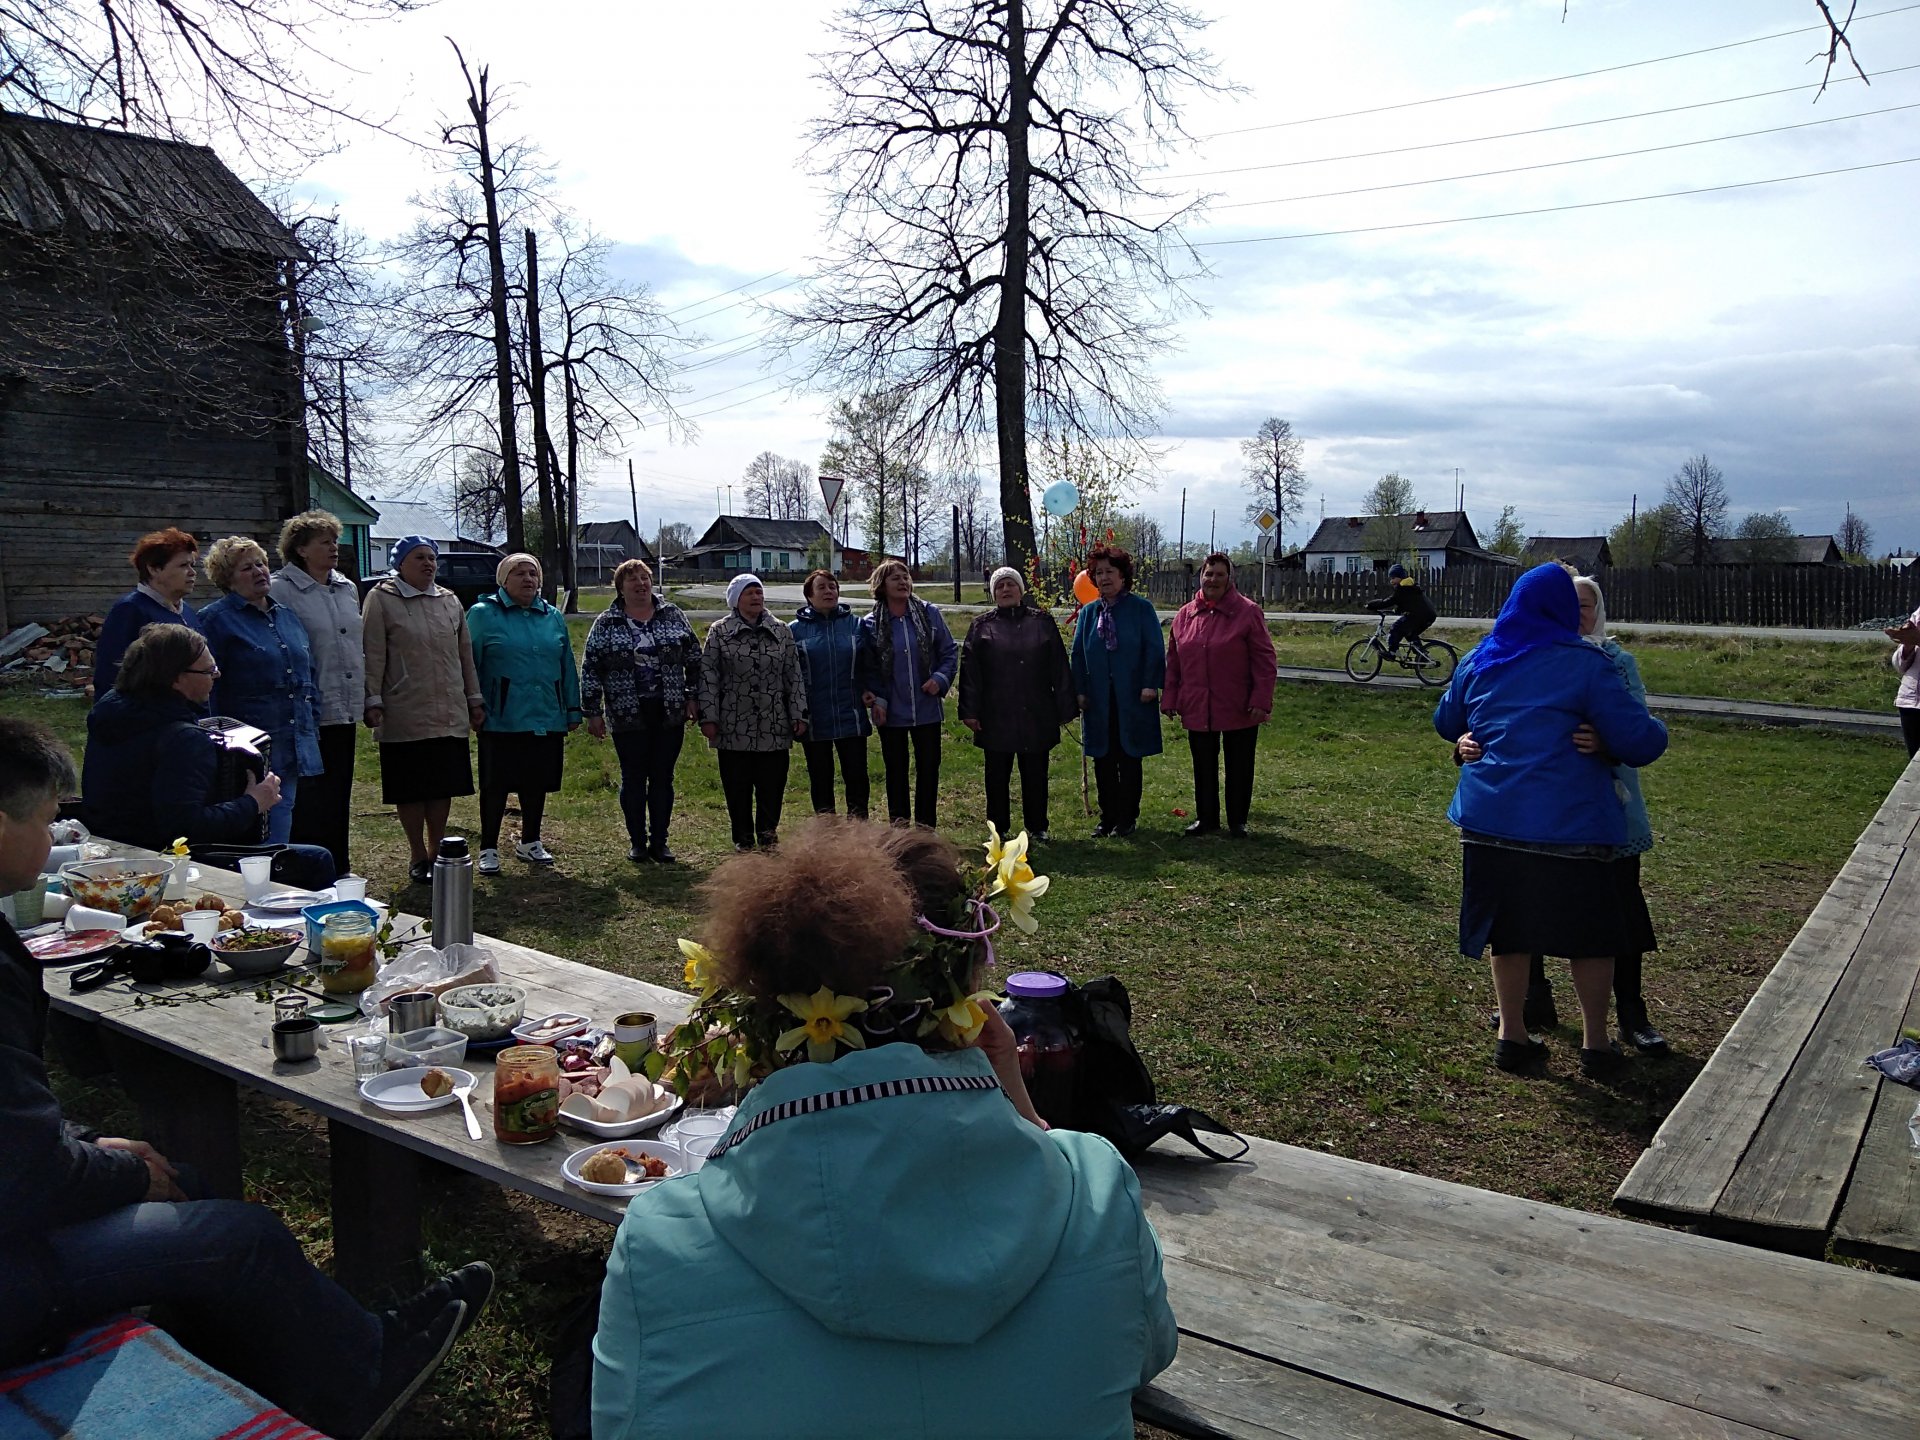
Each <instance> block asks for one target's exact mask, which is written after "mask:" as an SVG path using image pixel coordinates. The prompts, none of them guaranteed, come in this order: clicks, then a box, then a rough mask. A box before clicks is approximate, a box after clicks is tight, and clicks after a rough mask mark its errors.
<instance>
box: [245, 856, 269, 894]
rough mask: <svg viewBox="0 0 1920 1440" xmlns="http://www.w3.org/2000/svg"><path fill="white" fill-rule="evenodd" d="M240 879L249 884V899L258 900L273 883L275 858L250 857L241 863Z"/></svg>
mask: <svg viewBox="0 0 1920 1440" xmlns="http://www.w3.org/2000/svg"><path fill="white" fill-rule="evenodd" d="M240 878H241V879H242V880H244V881H246V883H247V899H249V900H258V899H259V898H260V897H261V896H262V895H264V894H266V893H267V887H268V886H269V885H271V884H272V883H273V857H272V856H271V855H248V856H246V857H244V858H243V859H242V860H241V861H240Z"/></svg>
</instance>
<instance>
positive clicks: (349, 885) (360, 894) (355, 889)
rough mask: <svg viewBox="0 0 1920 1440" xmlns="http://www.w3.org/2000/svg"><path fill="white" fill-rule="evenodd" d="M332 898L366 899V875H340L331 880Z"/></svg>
mask: <svg viewBox="0 0 1920 1440" xmlns="http://www.w3.org/2000/svg"><path fill="white" fill-rule="evenodd" d="M333 898H334V899H336V900H364V899H366V898H367V877H366V876H364V875H342V876H341V877H340V878H339V879H337V880H335V881H334V882H333Z"/></svg>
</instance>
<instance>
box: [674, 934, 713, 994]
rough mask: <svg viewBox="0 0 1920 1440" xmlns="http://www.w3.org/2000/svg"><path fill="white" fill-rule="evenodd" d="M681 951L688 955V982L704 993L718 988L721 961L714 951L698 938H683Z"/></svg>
mask: <svg viewBox="0 0 1920 1440" xmlns="http://www.w3.org/2000/svg"><path fill="white" fill-rule="evenodd" d="M680 953H681V954H682V955H684V956H686V957H687V971H686V975H687V984H688V985H690V986H691V987H692V988H694V989H695V990H698V991H699V992H700V993H701V994H702V995H705V994H706V993H708V992H709V991H711V990H714V989H717V988H718V987H719V984H720V962H719V961H717V960H715V959H714V958H713V952H712V951H710V950H708V949H707V947H706V946H704V945H702V944H701V943H700V942H699V941H697V940H682V941H681V942H680Z"/></svg>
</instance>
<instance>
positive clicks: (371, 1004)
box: [360, 945, 500, 1020]
mask: <svg viewBox="0 0 1920 1440" xmlns="http://www.w3.org/2000/svg"><path fill="white" fill-rule="evenodd" d="M499 979H500V973H499V971H498V970H496V969H495V968H494V964H493V955H492V952H490V951H488V950H485V949H482V948H481V947H480V946H478V945H449V946H447V948H446V949H445V950H435V949H434V948H433V947H432V946H430V945H416V946H414V947H413V948H412V949H411V950H406V951H402V952H401V953H400V954H399V955H397V956H395V957H394V958H393V959H391V960H389V961H388V962H387V963H386V965H385V966H384V967H382V969H381V971H380V978H379V979H377V980H375V981H374V982H373V984H371V985H369V986H368V987H367V988H366V989H365V990H362V991H361V992H360V1013H361V1014H362V1015H365V1016H367V1017H369V1018H370V1019H376V1020H377V1019H379V1018H380V1017H381V1016H383V1015H385V1014H386V1013H387V1000H388V999H389V998H390V997H392V996H394V995H399V994H402V993H404V992H406V991H409V990H428V991H431V992H432V993H433V994H435V995H444V994H445V993H446V992H447V991H449V990H452V989H453V988H455V987H456V986H459V985H491V984H494V983H496V982H498V980H499Z"/></svg>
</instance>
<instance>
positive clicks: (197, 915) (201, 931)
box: [180, 910, 220, 945]
mask: <svg viewBox="0 0 1920 1440" xmlns="http://www.w3.org/2000/svg"><path fill="white" fill-rule="evenodd" d="M180 928H181V929H182V930H184V931H186V932H187V934H189V935H191V936H192V937H193V938H194V939H196V940H198V941H199V942H200V943H201V944H202V945H204V944H206V943H207V941H209V940H211V939H213V937H214V936H215V935H218V934H219V933H220V912H219V911H218V910H189V911H187V912H186V913H185V914H184V915H182V916H181V917H180Z"/></svg>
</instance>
